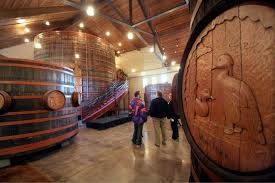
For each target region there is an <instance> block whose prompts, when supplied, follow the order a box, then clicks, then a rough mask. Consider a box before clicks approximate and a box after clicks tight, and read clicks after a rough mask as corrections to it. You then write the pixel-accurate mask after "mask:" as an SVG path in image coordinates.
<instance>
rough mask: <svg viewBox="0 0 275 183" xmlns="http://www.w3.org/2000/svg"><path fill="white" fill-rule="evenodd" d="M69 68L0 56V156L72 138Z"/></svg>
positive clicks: (73, 114)
mask: <svg viewBox="0 0 275 183" xmlns="http://www.w3.org/2000/svg"><path fill="white" fill-rule="evenodd" d="M74 91H75V90H74V73H73V70H72V69H69V68H67V67H62V66H59V65H56V64H52V63H46V62H39V61H34V60H23V59H11V58H0V159H3V158H10V157H14V156H18V155H22V154H26V153H29V152H34V151H37V150H40V149H44V148H47V147H49V146H52V145H56V144H58V143H61V142H63V141H65V140H67V139H70V138H72V137H73V136H75V135H76V134H77V132H78V124H77V122H78V119H77V115H78V113H77V104H78V103H79V101H78V98H75V97H74V96H75V93H74Z"/></svg>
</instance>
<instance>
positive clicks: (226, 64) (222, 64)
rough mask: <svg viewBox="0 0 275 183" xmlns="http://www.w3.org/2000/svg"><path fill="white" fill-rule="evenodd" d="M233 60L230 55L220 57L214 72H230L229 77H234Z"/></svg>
mask: <svg viewBox="0 0 275 183" xmlns="http://www.w3.org/2000/svg"><path fill="white" fill-rule="evenodd" d="M233 65H234V62H233V59H232V57H231V56H230V55H229V54H227V53H226V54H223V55H220V56H219V58H218V63H217V65H216V66H215V67H213V68H212V70H216V69H223V70H227V71H228V75H229V76H233Z"/></svg>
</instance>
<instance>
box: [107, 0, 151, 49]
mask: <svg viewBox="0 0 275 183" xmlns="http://www.w3.org/2000/svg"><path fill="white" fill-rule="evenodd" d="M107 2H108V4H109V5H110V6H111V8H112V9H113V10H114V11H115V12H116V13H117V14H118V15H119V17H120V18H121V19H122V21H123V22H124V23H125V24H124V25H126V26H127V27H128V28H129V29H130V30H131V31H132V32H133V33H134V34H135V35H136V36H137V37H138V38H139V39H140V40H141V41H142V42H143V43H144V45H145V46H149V43H148V42H147V41H146V40H145V39H144V38H143V37H142V35H141V34H140V33H139V32H138V30H136V29H135V28H134V27H132V26H131V25H130V21H129V19H128V18H126V17H125V16H124V15H123V13H122V12H121V11H120V10H119V9H118V8H117V7H116V6H115V5H114V3H113V2H112V1H111V0H107ZM104 17H105V18H107V19H108V20H111V19H110V17H107V16H104ZM111 21H112V20H111Z"/></svg>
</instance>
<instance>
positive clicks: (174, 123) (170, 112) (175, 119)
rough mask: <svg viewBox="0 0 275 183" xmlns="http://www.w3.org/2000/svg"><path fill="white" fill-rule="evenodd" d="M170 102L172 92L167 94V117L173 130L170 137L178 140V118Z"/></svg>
mask: <svg viewBox="0 0 275 183" xmlns="http://www.w3.org/2000/svg"><path fill="white" fill-rule="evenodd" d="M173 105H174V104H173V102H172V93H170V94H169V102H168V115H167V118H168V119H170V122H171V128H172V131H173V134H172V139H173V140H175V141H178V140H179V129H178V122H179V121H178V120H179V115H178V114H177V113H176V112H175V109H174V106H173Z"/></svg>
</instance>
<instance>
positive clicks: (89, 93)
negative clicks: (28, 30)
mask: <svg viewBox="0 0 275 183" xmlns="http://www.w3.org/2000/svg"><path fill="white" fill-rule="evenodd" d="M34 42H35V44H40V46H41V47H42V49H39V48H36V49H35V51H34V58H35V60H41V61H45V62H50V63H58V64H60V65H62V66H67V67H70V68H73V69H74V72H75V81H76V84H75V87H76V90H77V91H78V92H80V93H81V94H82V103H83V110H82V111H83V115H84V116H83V118H85V114H86V112H85V111H86V110H89V108H87V105H88V103H89V102H90V101H91V100H93V99H94V98H96V97H98V96H100V95H102V93H103V92H104V91H105V90H106V89H107V88H108V87H109V86H110V85H111V82H112V81H113V80H114V79H115V76H116V70H115V52H114V50H113V47H112V45H110V44H109V43H108V42H107V41H105V40H103V39H101V38H99V37H96V36H93V35H91V34H87V33H82V32H72V31H49V32H44V33H41V34H39V35H37V36H36V37H35V40H34Z"/></svg>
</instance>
